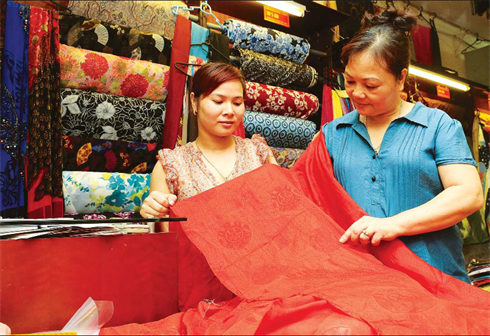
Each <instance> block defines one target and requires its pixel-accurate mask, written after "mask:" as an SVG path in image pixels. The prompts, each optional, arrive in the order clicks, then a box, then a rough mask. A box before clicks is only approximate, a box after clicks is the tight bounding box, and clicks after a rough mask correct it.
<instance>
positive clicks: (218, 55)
mask: <svg viewBox="0 0 490 336" xmlns="http://www.w3.org/2000/svg"><path fill="white" fill-rule="evenodd" d="M208 41H209V43H210V44H211V46H212V47H211V48H209V53H208V59H209V60H210V61H213V62H223V63H227V64H229V63H230V47H229V45H230V39H229V38H228V37H227V36H225V35H222V34H218V33H215V32H213V31H209V36H208Z"/></svg>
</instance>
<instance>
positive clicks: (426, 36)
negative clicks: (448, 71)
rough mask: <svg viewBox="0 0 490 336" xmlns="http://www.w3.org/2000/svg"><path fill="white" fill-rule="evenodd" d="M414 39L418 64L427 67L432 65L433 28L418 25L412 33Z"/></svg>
mask: <svg viewBox="0 0 490 336" xmlns="http://www.w3.org/2000/svg"><path fill="white" fill-rule="evenodd" d="M412 39H413V47H414V49H415V56H416V58H417V62H419V63H422V64H425V65H432V64H433V58H432V38H431V28H427V27H424V26H421V25H418V26H417V28H415V29H414V30H413V31H412Z"/></svg>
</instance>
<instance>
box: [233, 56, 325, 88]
mask: <svg viewBox="0 0 490 336" xmlns="http://www.w3.org/2000/svg"><path fill="white" fill-rule="evenodd" d="M231 60H232V63H233V64H234V65H235V66H237V67H238V68H239V69H240V70H241V71H242V72H243V74H244V75H245V78H246V79H247V80H249V81H252V82H258V83H262V84H267V85H275V86H281V87H290V86H293V87H298V88H311V87H313V86H314V85H315V84H316V81H317V78H318V73H317V71H316V70H315V68H313V67H311V66H309V65H307V64H298V63H294V62H291V61H286V60H283V59H280V58H277V57H272V56H267V55H263V54H259V53H257V52H255V51H252V50H247V49H241V48H238V49H233V50H232V52H231Z"/></svg>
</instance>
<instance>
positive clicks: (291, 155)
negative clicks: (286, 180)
mask: <svg viewBox="0 0 490 336" xmlns="http://www.w3.org/2000/svg"><path fill="white" fill-rule="evenodd" d="M272 153H273V154H274V157H275V158H276V161H277V163H278V164H279V166H281V167H283V168H287V169H290V168H291V167H292V166H293V165H294V164H295V163H296V161H298V159H299V158H300V156H301V154H303V153H304V150H303V149H295V148H277V147H272Z"/></svg>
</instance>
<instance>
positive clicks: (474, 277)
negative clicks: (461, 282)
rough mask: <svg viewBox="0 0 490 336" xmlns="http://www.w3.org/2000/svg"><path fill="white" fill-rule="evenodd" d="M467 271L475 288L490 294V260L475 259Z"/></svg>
mask: <svg viewBox="0 0 490 336" xmlns="http://www.w3.org/2000/svg"><path fill="white" fill-rule="evenodd" d="M467 269H468V274H469V276H470V279H471V281H472V283H473V286H476V287H479V288H481V289H483V290H486V291H488V292H490V260H489V259H486V260H484V259H482V260H477V259H473V260H472V261H471V262H470V264H469V265H468V267H467Z"/></svg>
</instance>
